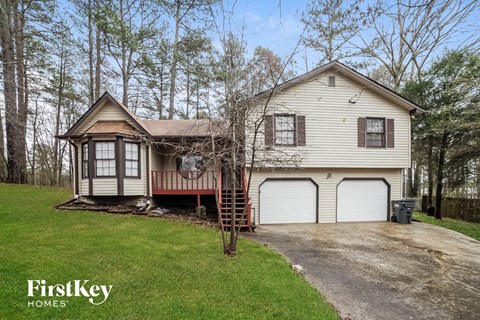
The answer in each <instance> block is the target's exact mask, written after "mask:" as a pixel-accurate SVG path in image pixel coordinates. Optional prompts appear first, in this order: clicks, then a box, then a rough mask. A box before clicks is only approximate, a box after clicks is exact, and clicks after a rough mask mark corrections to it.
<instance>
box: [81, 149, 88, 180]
mask: <svg viewBox="0 0 480 320" xmlns="http://www.w3.org/2000/svg"><path fill="white" fill-rule="evenodd" d="M82 178H83V179H87V178H88V143H84V144H82Z"/></svg>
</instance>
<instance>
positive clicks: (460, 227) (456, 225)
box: [413, 212, 480, 241]
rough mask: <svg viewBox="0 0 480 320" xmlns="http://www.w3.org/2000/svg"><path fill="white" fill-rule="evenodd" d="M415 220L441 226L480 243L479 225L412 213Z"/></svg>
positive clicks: (421, 213)
mask: <svg viewBox="0 0 480 320" xmlns="http://www.w3.org/2000/svg"><path fill="white" fill-rule="evenodd" d="M413 218H414V219H415V220H418V221H421V222H425V223H429V224H434V225H437V226H441V227H444V228H447V229H450V230H454V231H457V232H460V233H462V234H464V235H466V236H468V237H471V238H473V239H476V240H478V241H480V223H473V222H466V221H462V220H456V219H450V218H443V219H442V220H438V219H435V218H434V217H430V216H427V215H426V214H425V213H423V212H414V213H413Z"/></svg>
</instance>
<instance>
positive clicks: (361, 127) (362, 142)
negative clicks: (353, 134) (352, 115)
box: [357, 118, 367, 148]
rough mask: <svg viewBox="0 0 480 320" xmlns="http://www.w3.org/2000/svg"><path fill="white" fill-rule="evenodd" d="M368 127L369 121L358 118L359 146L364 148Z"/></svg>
mask: <svg viewBox="0 0 480 320" xmlns="http://www.w3.org/2000/svg"><path fill="white" fill-rule="evenodd" d="M366 127H367V119H365V118H358V127H357V129H358V134H357V135H358V146H359V147H362V148H364V147H365V131H366Z"/></svg>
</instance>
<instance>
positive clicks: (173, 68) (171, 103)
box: [168, 0, 181, 119]
mask: <svg viewBox="0 0 480 320" xmlns="http://www.w3.org/2000/svg"><path fill="white" fill-rule="evenodd" d="M175 3H176V12H175V37H174V39H173V54H172V65H171V67H170V101H169V105H168V119H173V113H174V111H175V84H176V78H177V59H178V57H177V55H178V37H179V32H180V6H181V3H180V1H179V0H177V1H175Z"/></svg>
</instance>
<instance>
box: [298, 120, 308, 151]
mask: <svg viewBox="0 0 480 320" xmlns="http://www.w3.org/2000/svg"><path fill="white" fill-rule="evenodd" d="M297 145H298V146H305V145H307V139H306V132H305V116H297Z"/></svg>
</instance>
